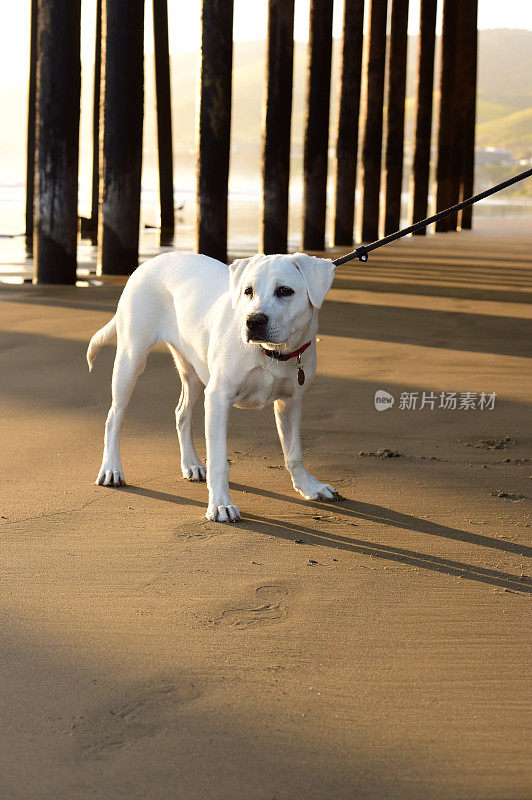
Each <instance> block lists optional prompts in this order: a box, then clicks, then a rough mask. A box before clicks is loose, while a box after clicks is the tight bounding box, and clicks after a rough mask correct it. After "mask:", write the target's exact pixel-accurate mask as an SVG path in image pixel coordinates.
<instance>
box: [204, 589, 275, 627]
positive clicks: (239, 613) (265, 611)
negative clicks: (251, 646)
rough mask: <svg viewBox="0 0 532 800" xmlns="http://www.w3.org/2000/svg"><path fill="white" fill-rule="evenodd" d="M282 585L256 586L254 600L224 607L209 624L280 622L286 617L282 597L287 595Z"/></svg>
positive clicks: (233, 625) (228, 624)
mask: <svg viewBox="0 0 532 800" xmlns="http://www.w3.org/2000/svg"><path fill="white" fill-rule="evenodd" d="M288 593H289V592H288V589H286V588H285V587H283V586H269V585H266V586H257V588H256V589H255V595H256V597H255V600H254V602H251V603H249V605H248V604H245V605H241V606H240V605H239V606H232V607H230V608H226V609H225V610H224V611H222V613H221V614H219V615H218V616H217V617H216V618H215V619H214V620H211V621H210V622H209V625H211V626H213V627H214V626H217V625H227V626H231V627H233V628H240V629H242V628H249V627H251V626H252V625H264V624H265V623H268V622H281V621H282V620H283V619H286V606H285V604H284V603H283V598H284V597H286V596H287V595H288Z"/></svg>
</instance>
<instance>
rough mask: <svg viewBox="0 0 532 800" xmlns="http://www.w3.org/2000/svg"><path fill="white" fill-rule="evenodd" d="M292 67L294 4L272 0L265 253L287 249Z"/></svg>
mask: <svg viewBox="0 0 532 800" xmlns="http://www.w3.org/2000/svg"><path fill="white" fill-rule="evenodd" d="M293 67H294V0H269V6H268V53H267V58H266V98H265V101H264V113H263V131H262V214H261V231H260V244H259V250H261V251H262V252H263V253H286V251H287V249H288V191H289V180H290V123H291V119H292V81H293Z"/></svg>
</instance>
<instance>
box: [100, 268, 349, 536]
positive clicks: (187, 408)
mask: <svg viewBox="0 0 532 800" xmlns="http://www.w3.org/2000/svg"><path fill="white" fill-rule="evenodd" d="M333 276H334V265H333V264H332V261H330V260H329V259H324V258H314V257H312V256H307V255H305V254H304V253H296V254H295V255H291V256H290V255H274V256H265V255H256V256H253V257H252V258H243V259H238V260H237V261H235V262H234V263H233V264H231V266H230V267H229V268H228V267H227V266H226V265H225V264H222V263H221V262H220V261H215V260H214V259H212V258H209V257H207V256H202V255H193V254H188V253H187V254H181V253H170V254H164V255H160V256H157V257H156V258H154V259H152V260H150V261H148V262H146V263H145V264H143V265H142V266H140V267H139V268H138V269H137V270H135V272H134V273H133V275H132V276H131V278H130V279H129V280H128V282H127V285H126V287H125V289H124V291H123V293H122V296H121V298H120V301H119V303H118V308H117V311H116V314H115V316H114V317H113V318H112V320H111V321H110V322H108V323H107V325H105V326H104V327H103V328H101V330H99V331H98V332H97V333H95V334H94V336H93V337H92V339H91V341H90V344H89V347H88V350H87V362H88V364H89V370H91V369H92V365H93V361H94V359H95V358H96V356H97V355H98V353H99V351H100V349H101V348H102V346H103V345H104V344H105V343H106V342H108V341H109V340H111V339H112V338H114V336H116V338H117V350H116V358H115V363H114V369H113V379H112V405H111V408H110V410H109V414H108V417H107V422H106V425H105V443H104V451H103V461H102V466H101V469H100V472H99V474H98V478H97V481H96V483H99V484H102V485H103V486H121V485H123V484H124V483H125V481H124V474H123V471H122V464H121V462H120V450H119V448H120V429H121V427H122V421H123V417H124V412H125V410H126V406H127V404H128V402H129V398H130V397H131V392H132V391H133V387H134V385H135V382H136V380H137V378H138V377H139V375H141V374H142V372H143V371H144V367H145V365H146V359H147V356H148V354H149V352H150V350H151V349H152V348H153V347H154V345H156V344H157V343H158V342H164V343H166V344H167V345H168V347H169V349H170V352H171V353H172V355H173V357H174V360H175V363H176V366H177V369H178V370H179V374H180V376H181V387H182V388H181V397H180V398H179V405H178V406H177V408H176V426H177V435H178V438H179V444H180V447H181V469H182V472H183V477H185V478H187V479H188V480H191V481H204V480H206V481H207V486H208V489H209V506H208V509H207V513H206V517H207V519H210V520H217V521H218V522H235V521H237V520H239V519H240V511H239V509H238V508H237V507H236V506H235V505H234V504H233V502H232V500H231V498H230V496H229V482H228V478H229V468H228V464H227V416H228V412H229V408H230V406H232V405H234V406H237V407H238V408H262V407H263V406H265V405H267V404H268V403H272V402H273V403H274V408H275V419H276V422H277V429H278V431H279V437H280V440H281V444H282V447H283V452H284V458H285V464H286V468H287V469H288V471H289V472H290V475H291V477H292V482H293V484H294V488H295V489H296V490H297V491H298V492H300V494H302V495H303V497H305V498H307V499H308V500H315V499H318V498H319V499H323V500H331V499H335V498H336V497H337V494H336V492H335V491H334V489H333V488H332V487H331V486H329V485H328V484H324V483H321V482H320V481H319V480H317V478H314V477H313V476H312V475H311V474H310V473H309V472H307V470H306V469H305V467H304V465H303V452H302V448H301V439H300V424H301V401H302V396H303V392H304V391H305V389H306V388H307V386H308V384H309V383H310V381H311V380H312V378H313V377H314V373H315V371H316V333H317V330H318V309H319V308H320V306H321V304H322V303H323V300H324V298H325V295H326V294H327V292H328V290H329V288H330V286H331V283H332V280H333ZM203 389H205V438H206V443H207V469H205V466H204V465H203V464H202V462H201V461H200V459H199V457H198V454H197V453H196V449H195V447H194V442H193V441H192V413H193V410H194V406H195V405H196V403H197V402H198V400H199V399H200V396H201V393H202V391H203Z"/></svg>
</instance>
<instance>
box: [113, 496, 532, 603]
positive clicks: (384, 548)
mask: <svg viewBox="0 0 532 800" xmlns="http://www.w3.org/2000/svg"><path fill="white" fill-rule="evenodd" d="M230 486H231V488H232V489H234V490H236V491H240V492H245V493H247V494H258V495H262V496H263V497H267V498H270V499H272V500H276V501H284V502H287V503H289V504H291V505H294V504H300V505H302V506H304V507H305V508H306V509H307V510H309V509H310V510H311V511H315V512H316V514H317V513H318V512H321V513H323V511H324V509H328V510H331V511H332V512H334V514H335V515H340V516H343V517H345V518H346V520H345V521H346V522H347V523H348V524H353V523H354V521H355V520H367V521H370V522H377V523H380V524H382V525H387V526H391V527H395V528H403V529H405V530H409V531H413V532H416V533H422V534H425V535H429V536H440V537H443V538H446V539H452V540H455V541H459V542H465V543H468V544H474V545H480V546H481V547H490V548H494V549H496V550H502V551H504V552H506V553H512V554H514V555H519V556H524V557H529V556H531V555H532V548H530V547H527V546H526V545H522V544H518V543H515V542H507V541H501V540H500V539H493V538H491V537H489V536H482V535H480V534H476V533H471V532H470V531H463V530H460V529H459V528H450V527H448V526H446V525H439V524H438V523H435V522H431V521H430V520H427V519H421V518H420V517H414V516H412V515H410V514H403V513H401V512H399V511H394V510H393V509H389V508H385V507H384V506H377V505H374V504H373V503H361V502H359V501H357V500H347V499H345V498H343V499H342V500H340V501H337V502H334V501H319V502H318V501H309V500H303V499H299V498H297V497H287V496H286V495H283V494H279V493H278V492H272V491H268V490H266V489H260V488H258V487H255V486H247V485H244V484H238V483H231V484H230ZM120 491H122V492H129V493H131V494H136V495H139V496H141V497H149V498H152V499H153V500H161V501H163V502H167V503H174V504H176V505H193V506H201V507H203V506H204V505H205V503H204V502H200V501H198V500H194V499H192V498H190V497H182V496H180V495H177V494H169V493H168V492H161V491H157V490H155V489H148V488H144V487H141V486H132V485H128V486H124V487H121V489H120ZM213 524H228V523H213ZM355 524H356V523H355ZM238 525H239V526H241V527H244V528H245V529H247V530H251V531H254V532H255V533H261V534H267V535H268V536H278V537H279V538H282V539H288V540H289V541H292V542H295V541H297V542H298V543H305V544H312V545H318V546H321V547H332V548H334V549H336V550H347V551H349V552H352V553H362V554H364V555H369V556H373V557H374V558H383V559H385V560H388V561H398V562H400V563H403V564H407V565H409V566H412V567H417V568H419V569H427V570H432V571H433V572H441V573H444V574H446V575H456V576H458V577H460V578H466V579H468V580H473V581H479V582H480V583H488V584H491V585H492V586H500V587H503V588H505V589H510V590H513V591H518V592H525V593H532V580H530V579H529V578H528V577H526V576H519V575H513V574H511V573H507V572H501V571H499V570H492V569H487V568H484V567H478V566H476V565H473V564H465V563H463V562H460V561H452V560H450V559H447V558H440V557H439V556H434V555H431V554H428V553H420V552H417V551H415V550H405V549H403V548H399V547H391V546H390V545H385V544H379V543H377V542H369V541H364V540H362V539H355V538H352V537H350V536H342V535H340V534H337V533H334V531H332V530H323V529H321V530H318V529H317V528H311V527H309V526H307V525H304V524H301V523H300V522H298V521H293V520H288V519H286V520H284V519H277V518H276V519H272V518H270V517H265V516H258V515H256V514H249V513H244V515H243V517H242V521H241V522H240V523H238Z"/></svg>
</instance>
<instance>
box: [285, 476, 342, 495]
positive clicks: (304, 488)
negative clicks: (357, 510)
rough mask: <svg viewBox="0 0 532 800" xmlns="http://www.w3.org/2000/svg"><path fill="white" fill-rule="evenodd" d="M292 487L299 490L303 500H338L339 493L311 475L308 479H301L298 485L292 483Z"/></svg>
mask: <svg viewBox="0 0 532 800" xmlns="http://www.w3.org/2000/svg"><path fill="white" fill-rule="evenodd" d="M294 489H295V490H296V492H299V494H300V495H302V496H303V497H304V498H305V500H339V499H340V495H339V494H338V492H337V491H336V490H335V489H333V487H332V486H330V485H329V484H328V483H320V481H319V480H318V479H317V478H313V477H312V475H309V476H308V479H307V480H305V481H301V483H300V485H299V486H296V485H295V484H294Z"/></svg>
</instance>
